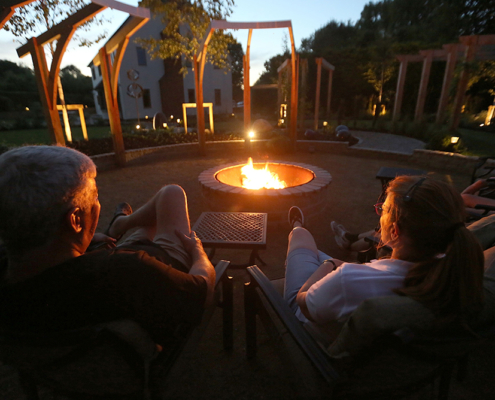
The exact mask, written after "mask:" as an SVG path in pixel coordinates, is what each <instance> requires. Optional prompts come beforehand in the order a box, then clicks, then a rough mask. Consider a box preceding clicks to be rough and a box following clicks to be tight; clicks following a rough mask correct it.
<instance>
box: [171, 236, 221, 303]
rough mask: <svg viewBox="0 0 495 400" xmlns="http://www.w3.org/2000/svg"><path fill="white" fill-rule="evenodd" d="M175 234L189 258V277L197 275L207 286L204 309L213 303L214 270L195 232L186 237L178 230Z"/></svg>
mask: <svg viewBox="0 0 495 400" xmlns="http://www.w3.org/2000/svg"><path fill="white" fill-rule="evenodd" d="M175 234H176V235H177V236H178V237H179V239H180V240H181V242H182V245H183V246H184V249H185V250H186V251H187V253H188V254H189V255H190V256H191V260H192V265H191V269H190V270H189V273H190V274H191V275H199V276H202V277H203V278H205V280H206V283H207V285H208V291H207V294H206V302H205V307H207V306H209V305H210V304H212V303H213V289H214V286H215V268H213V265H212V264H211V262H210V260H209V259H208V256H207V255H206V253H205V251H204V249H203V245H202V244H201V240H199V238H198V237H197V236H196V232H194V231H191V233H190V234H189V236H188V235H185V234H184V233H183V232H180V231H178V230H176V231H175Z"/></svg>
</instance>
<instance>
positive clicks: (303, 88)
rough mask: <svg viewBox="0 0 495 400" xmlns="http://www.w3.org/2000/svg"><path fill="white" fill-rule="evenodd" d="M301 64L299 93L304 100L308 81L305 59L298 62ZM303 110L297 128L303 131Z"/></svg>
mask: <svg viewBox="0 0 495 400" xmlns="http://www.w3.org/2000/svg"><path fill="white" fill-rule="evenodd" d="M300 63H301V66H300V67H301V75H302V76H301V92H302V93H303V96H304V98H306V88H307V81H308V60H307V59H306V58H305V59H303V60H301V61H300ZM305 111H306V110H305V109H304V110H303V112H302V113H300V114H299V128H300V129H304V112H305Z"/></svg>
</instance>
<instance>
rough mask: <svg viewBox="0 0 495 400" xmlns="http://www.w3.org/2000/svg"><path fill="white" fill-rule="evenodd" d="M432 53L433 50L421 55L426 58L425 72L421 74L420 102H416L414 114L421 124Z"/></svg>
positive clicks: (424, 62) (424, 61)
mask: <svg viewBox="0 0 495 400" xmlns="http://www.w3.org/2000/svg"><path fill="white" fill-rule="evenodd" d="M432 52H433V50H425V51H421V52H420V54H421V55H422V56H423V57H424V60H423V71H422V73H421V82H420V85H419V93H418V100H417V102H416V111H415V113H414V121H415V122H421V120H422V119H423V111H424V108H425V101H426V94H427V88H428V81H429V80H430V71H431V62H432V58H433V54H432Z"/></svg>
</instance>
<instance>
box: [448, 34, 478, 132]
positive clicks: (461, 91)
mask: <svg viewBox="0 0 495 400" xmlns="http://www.w3.org/2000/svg"><path fill="white" fill-rule="evenodd" d="M478 38H479V36H468V37H465V36H461V42H463V44H464V45H465V46H466V52H465V58H464V68H463V69H462V72H461V77H460V79H459V83H458V84H457V92H456V96H455V103H454V113H453V115H452V121H451V124H450V129H451V130H456V129H457V128H458V127H459V123H460V121H461V111H462V105H463V104H464V96H465V94H466V89H467V85H468V81H469V68H470V66H469V64H470V63H471V62H472V61H473V60H474V57H475V55H476V48H477V44H478Z"/></svg>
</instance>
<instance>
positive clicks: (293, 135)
mask: <svg viewBox="0 0 495 400" xmlns="http://www.w3.org/2000/svg"><path fill="white" fill-rule="evenodd" d="M289 38H290V47H291V66H292V85H291V98H290V103H291V106H290V126H289V136H290V140H291V142H292V148H293V149H294V150H295V149H296V140H297V103H298V101H297V100H298V92H299V56H298V55H297V54H296V44H295V42H294V34H293V32H292V24H290V26H289Z"/></svg>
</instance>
